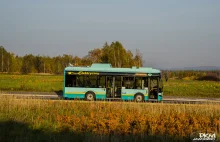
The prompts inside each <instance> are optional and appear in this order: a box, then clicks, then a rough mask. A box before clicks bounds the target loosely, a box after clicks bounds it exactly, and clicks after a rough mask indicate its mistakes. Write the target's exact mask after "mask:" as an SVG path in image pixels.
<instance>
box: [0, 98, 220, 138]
mask: <svg viewBox="0 0 220 142" xmlns="http://www.w3.org/2000/svg"><path fill="white" fill-rule="evenodd" d="M0 100H1V101H0V141H13V142H17V141H18V142H20V141H22V142H25V141H31V142H32V141H116V142H117V141H118V142H120V141H152V142H154V141H190V140H192V138H194V137H198V133H199V132H203V133H207V132H210V133H215V134H216V136H217V137H218V139H219V136H220V105H219V104H202V105H198V104H197V105H195V104H194V105H193V104H192V105H190V104H163V103H160V104H157V103H155V104H154V103H132V102H131V103H129V102H126V103H124V102H85V101H60V100H56V101H55V100H34V99H15V98H13V97H3V96H0Z"/></svg>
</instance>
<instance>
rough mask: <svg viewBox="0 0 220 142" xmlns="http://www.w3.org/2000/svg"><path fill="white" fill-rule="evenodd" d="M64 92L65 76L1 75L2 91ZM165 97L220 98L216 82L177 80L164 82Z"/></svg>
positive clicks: (0, 87)
mask: <svg viewBox="0 0 220 142" xmlns="http://www.w3.org/2000/svg"><path fill="white" fill-rule="evenodd" d="M61 90H63V76H55V75H8V74H0V91H35V92H53V91H61ZM164 95H165V96H186V97H189V96H190V97H216V98H219V97H220V83H219V82H215V81H196V80H177V79H170V80H168V82H164Z"/></svg>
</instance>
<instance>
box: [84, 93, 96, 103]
mask: <svg viewBox="0 0 220 142" xmlns="http://www.w3.org/2000/svg"><path fill="white" fill-rule="evenodd" d="M85 97H86V98H85V99H86V100H87V101H94V100H95V94H94V93H93V92H87V93H86V95H85Z"/></svg>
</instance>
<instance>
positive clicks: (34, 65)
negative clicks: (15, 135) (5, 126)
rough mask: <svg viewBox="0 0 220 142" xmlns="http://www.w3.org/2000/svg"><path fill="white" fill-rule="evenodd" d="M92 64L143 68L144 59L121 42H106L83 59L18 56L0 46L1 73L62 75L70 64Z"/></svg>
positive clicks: (66, 55) (73, 57)
mask: <svg viewBox="0 0 220 142" xmlns="http://www.w3.org/2000/svg"><path fill="white" fill-rule="evenodd" d="M92 63H110V64H112V66H113V67H132V66H137V67H141V66H143V59H142V55H141V53H140V51H139V50H138V49H137V50H136V53H135V54H133V53H132V52H131V51H130V50H126V49H125V48H124V46H123V45H122V43H120V42H119V41H116V42H112V43H111V44H108V43H107V42H106V43H105V44H104V45H103V47H101V48H95V49H93V50H91V51H89V52H88V54H87V55H86V56H84V57H82V58H80V57H78V56H73V55H68V54H63V55H62V56H54V57H50V56H41V55H36V56H35V55H32V54H26V55H25V56H18V55H15V54H14V53H10V52H8V51H7V50H6V49H5V48H4V47H3V46H0V72H7V73H10V72H13V73H21V74H28V73H50V74H62V73H63V70H64V68H65V67H67V66H68V65H69V64H72V65H73V66H90V65H91V64H92Z"/></svg>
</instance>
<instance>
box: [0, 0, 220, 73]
mask: <svg viewBox="0 0 220 142" xmlns="http://www.w3.org/2000/svg"><path fill="white" fill-rule="evenodd" d="M114 41H119V42H121V43H122V44H123V46H124V48H126V49H129V50H131V51H133V53H135V50H136V49H139V50H140V51H141V53H142V56H143V60H144V65H145V66H151V67H155V68H166V69H169V68H181V67H194V66H220V56H219V55H220V1H219V0H166V1H165V0H152V1H148V0H136V1H134V0H111V1H110V0H108V1H104V0H80V1H79V0H62V1H61V0H59V1H58V0H19V1H18V0H0V46H3V47H4V48H5V49H6V50H7V51H9V52H13V53H15V54H16V55H19V56H24V55H26V54H34V55H45V56H47V55H48V56H57V55H63V54H70V55H73V56H75V55H77V56H79V57H83V56H85V55H87V54H88V51H90V50H92V49H94V48H101V47H102V46H103V45H104V43H105V42H108V43H109V44H110V43H111V42H114Z"/></svg>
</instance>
